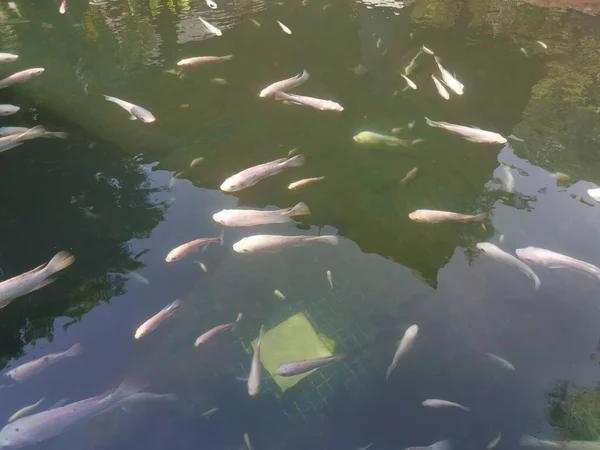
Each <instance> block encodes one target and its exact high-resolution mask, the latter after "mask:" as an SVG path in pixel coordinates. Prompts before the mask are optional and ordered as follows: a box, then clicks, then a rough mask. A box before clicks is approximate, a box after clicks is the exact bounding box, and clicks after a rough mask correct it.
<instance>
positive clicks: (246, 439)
mask: <svg viewBox="0 0 600 450" xmlns="http://www.w3.org/2000/svg"><path fill="white" fill-rule="evenodd" d="M244 443H245V444H246V449H247V450H253V449H252V444H251V443H250V436H248V433H244Z"/></svg>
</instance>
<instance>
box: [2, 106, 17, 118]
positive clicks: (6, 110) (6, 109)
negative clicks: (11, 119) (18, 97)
mask: <svg viewBox="0 0 600 450" xmlns="http://www.w3.org/2000/svg"><path fill="white" fill-rule="evenodd" d="M20 109H21V108H19V107H18V106H15V105H0V116H11V115H13V114H16V113H18V112H19V110H20Z"/></svg>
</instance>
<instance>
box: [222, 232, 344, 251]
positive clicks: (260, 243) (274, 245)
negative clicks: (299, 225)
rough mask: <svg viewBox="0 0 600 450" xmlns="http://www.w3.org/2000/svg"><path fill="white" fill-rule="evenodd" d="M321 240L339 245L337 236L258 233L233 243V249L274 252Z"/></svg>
mask: <svg viewBox="0 0 600 450" xmlns="http://www.w3.org/2000/svg"><path fill="white" fill-rule="evenodd" d="M312 242H321V243H324V244H329V245H338V243H339V240H338V238H337V236H332V235H323V236H278V235H275V234H257V235H255V236H248V237H245V238H243V239H242V240H240V241H238V242H236V243H235V244H233V250H234V251H235V252H237V253H253V252H272V251H275V250H280V249H283V248H289V247H298V246H301V245H306V244H310V243H312Z"/></svg>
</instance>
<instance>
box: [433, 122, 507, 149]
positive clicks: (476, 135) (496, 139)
mask: <svg viewBox="0 0 600 450" xmlns="http://www.w3.org/2000/svg"><path fill="white" fill-rule="evenodd" d="M425 121H426V122H427V125H429V126H430V127H435V128H442V129H444V130H446V131H449V132H450V133H454V134H458V135H459V136H461V137H462V138H464V139H466V140H467V141H470V142H478V143H484V144H506V142H508V141H507V140H506V138H505V137H503V136H501V135H499V134H498V133H494V132H493V131H485V130H480V129H479V128H472V127H465V126H462V125H456V124H453V123H448V122H436V121H434V120H431V119H428V118H427V117H425Z"/></svg>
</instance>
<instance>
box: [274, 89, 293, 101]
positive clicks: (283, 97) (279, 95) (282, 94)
mask: <svg viewBox="0 0 600 450" xmlns="http://www.w3.org/2000/svg"><path fill="white" fill-rule="evenodd" d="M289 98H290V96H289V95H287V94H286V93H285V92H280V91H277V92H275V100H289Z"/></svg>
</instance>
